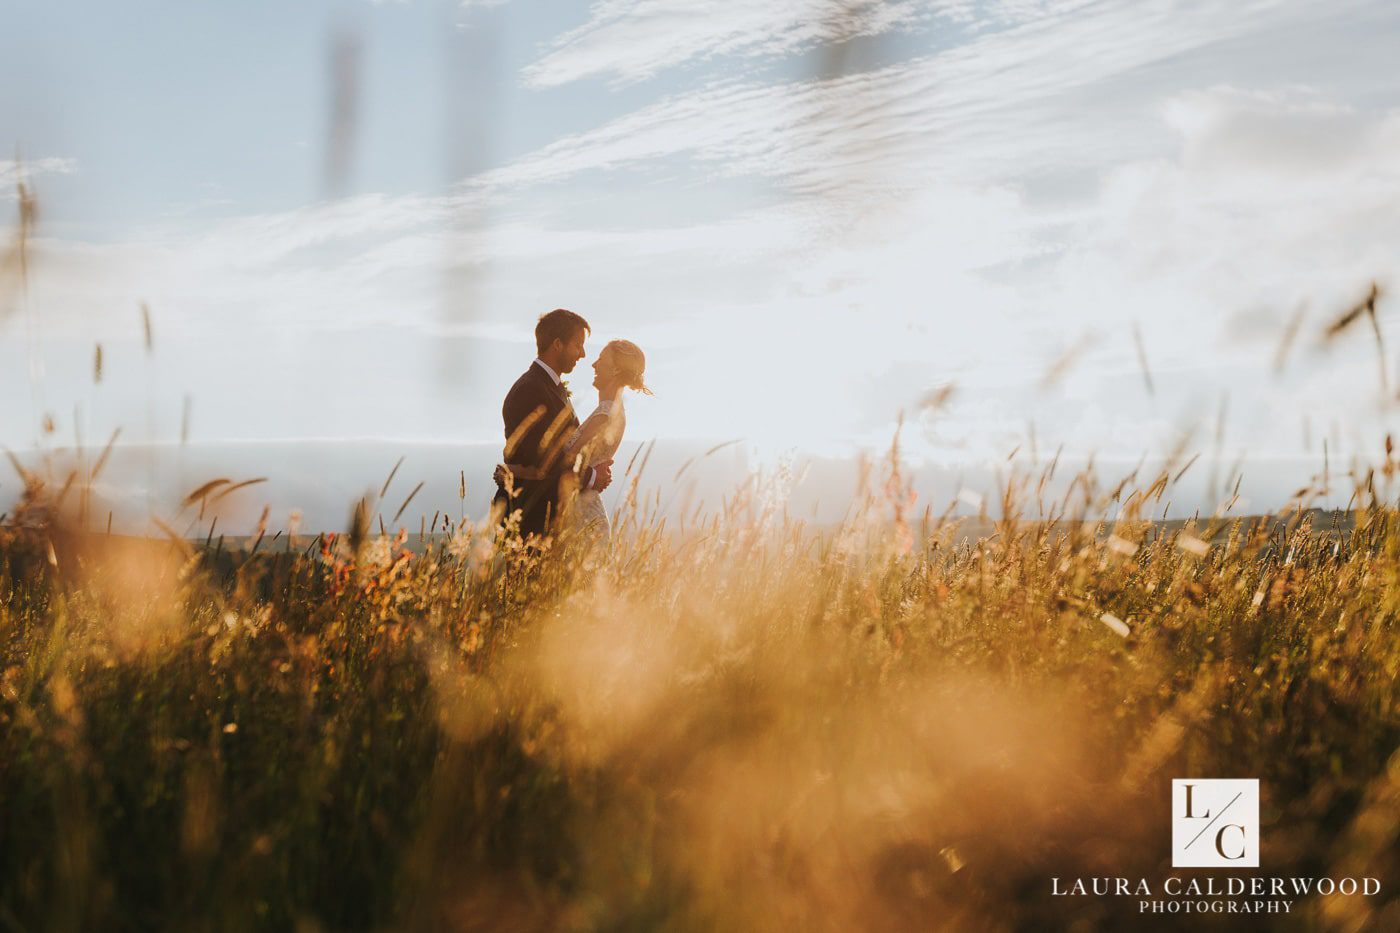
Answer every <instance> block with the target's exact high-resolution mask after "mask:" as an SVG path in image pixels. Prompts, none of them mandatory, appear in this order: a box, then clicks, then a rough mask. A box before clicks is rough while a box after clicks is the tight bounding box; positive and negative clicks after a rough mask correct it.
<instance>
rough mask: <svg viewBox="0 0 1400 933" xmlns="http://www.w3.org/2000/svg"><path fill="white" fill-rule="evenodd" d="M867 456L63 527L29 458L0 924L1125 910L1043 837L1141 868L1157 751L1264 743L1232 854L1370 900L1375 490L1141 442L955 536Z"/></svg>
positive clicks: (758, 922)
mask: <svg viewBox="0 0 1400 933" xmlns="http://www.w3.org/2000/svg"><path fill="white" fill-rule="evenodd" d="M881 469H882V470H883V475H878V474H875V475H872V477H871V480H870V482H869V484H868V491H867V492H866V493H865V494H864V496H863V497H862V499H861V500H860V502H859V503H858V507H857V508H856V509H854V510H853V514H852V517H851V518H850V519H849V520H848V521H847V522H846V523H845V524H844V525H843V526H842V527H841V528H840V529H838V530H836V531H834V532H830V531H828V532H822V533H818V532H816V531H814V530H812V529H809V528H806V527H804V526H803V525H801V524H800V523H796V522H793V521H792V520H790V519H788V518H787V517H785V516H784V514H783V513H782V512H781V510H780V509H779V508H777V507H776V506H775V505H774V504H773V503H772V500H771V499H770V498H769V497H765V496H764V495H763V489H761V488H760V487H758V486H755V487H754V488H752V489H750V490H748V492H747V493H746V494H743V495H737V496H735V497H734V498H733V499H731V500H730V501H729V502H728V503H727V504H726V507H725V509H724V510H723V511H722V512H720V513H718V514H715V515H712V516H711V517H710V518H709V519H707V520H705V521H703V522H700V523H698V524H693V525H692V526H690V527H689V528H687V529H686V530H685V531H684V532H683V533H680V532H672V531H669V530H667V529H666V528H665V523H664V522H663V521H662V520H661V519H660V518H659V517H658V515H657V514H656V513H655V512H652V511H648V510H647V509H646V508H645V507H644V503H640V502H639V501H638V500H637V497H636V496H635V495H633V496H630V497H628V498H627V500H626V504H625V505H624V507H623V509H622V510H621V514H620V515H619V516H618V526H619V527H618V531H617V534H615V536H614V537H615V545H614V547H613V549H612V550H611V551H609V552H607V553H598V552H596V551H586V550H580V549H579V548H577V547H575V546H573V545H572V544H571V543H570V542H569V541H567V540H563V541H559V542H555V543H554V544H552V545H551V546H549V547H546V548H540V547H536V546H533V545H527V544H525V543H523V542H521V541H520V540H519V538H518V536H514V535H512V534H510V532H509V529H508V528H507V529H504V530H502V529H498V528H496V527H494V526H493V525H490V524H484V525H480V526H473V525H472V524H470V523H467V522H463V523H460V524H458V525H457V526H455V527H454V528H453V533H452V536H451V538H450V539H449V540H446V541H445V543H442V544H441V545H440V546H435V547H434V548H433V549H431V550H430V551H429V552H428V553H427V554H424V555H413V554H410V553H409V552H407V551H406V550H405V549H404V548H403V541H404V538H403V535H402V534H400V535H399V536H398V537H397V538H395V537H391V536H385V535H380V536H374V535H373V534H371V533H370V532H369V529H368V522H367V520H366V521H360V520H357V521H355V522H353V523H352V528H351V531H350V533H349V534H347V535H345V536H341V537H339V538H335V537H326V538H322V539H320V540H319V541H318V542H317V543H316V545H314V546H312V547H310V548H307V549H305V550H303V548H302V547H300V546H299V547H298V548H296V549H289V548H285V547H283V548H277V549H268V550H264V551H260V552H259V553H258V554H255V555H252V556H248V555H246V554H237V555H230V554H229V553H227V552H224V551H222V550H219V551H217V552H216V551H215V550H214V549H196V548H192V547H190V546H189V545H187V544H185V543H184V542H182V541H177V542H131V541H127V542H122V541H120V540H119V539H112V538H108V537H105V536H91V535H79V534H76V533H70V532H65V531H64V526H63V522H62V521H61V520H60V519H59V518H58V517H57V516H58V515H59V514H60V513H61V510H56V509H55V508H54V505H53V502H52V497H50V496H48V495H47V494H46V492H45V490H44V488H43V486H42V484H40V483H39V482H38V480H37V479H34V478H33V477H30V479H31V484H30V489H29V492H28V494H27V496H26V499H25V502H24V503H23V504H22V506H21V508H20V509H19V510H18V512H17V514H16V515H14V516H13V517H12V518H11V519H10V520H9V523H8V524H7V525H5V526H3V528H0V800H3V802H4V816H3V819H2V820H0V928H3V929H13V930H37V929H46V930H88V929H158V928H166V929H182V930H198V929H221V930H222V929H275V928H297V929H306V930H317V929H321V930H342V929H385V928H402V929H432V930H439V929H463V930H467V929H480V930H532V929H538V930H554V929H564V930H568V929H576V930H595V929H674V930H691V929H727V930H739V929H743V930H797V929H802V930H854V929H861V930H886V929H887V930H904V929H930V928H948V929H979V930H980V929H1037V928H1060V927H1064V926H1066V925H1068V924H1069V923H1071V922H1073V923H1075V924H1077V925H1078V926H1079V927H1080V928H1115V927H1129V926H1131V927H1134V928H1137V927H1138V926H1142V925H1144V924H1145V923H1148V922H1150V921H1151V918H1150V917H1148V918H1143V917H1140V916H1139V915H1137V913H1136V908H1135V905H1134V904H1131V903H1128V902H1127V900H1126V899H1114V898H1100V899H1081V901H1080V902H1079V903H1073V904H1069V903H1066V901H1067V899H1066V898H1055V897H1052V896H1051V893H1050V892H1051V887H1050V879H1051V878H1052V877H1059V878H1074V877H1089V876H1127V877H1137V876H1145V877H1149V878H1161V877H1164V876H1165V875H1167V874H1170V873H1171V869H1170V857H1169V849H1170V846H1169V829H1168V824H1167V812H1168V795H1169V787H1170V780H1171V779H1172V778H1175V777H1188V776H1204V777H1257V778H1260V779H1261V782H1262V794H1263V803H1262V810H1261V814H1262V820H1263V826H1262V838H1263V840H1264V866H1265V867H1264V868H1263V869H1262V870H1261V871H1263V872H1264V873H1267V874H1270V875H1284V876H1287V875H1295V874H1298V875H1308V874H1352V875H1365V876H1370V877H1375V878H1379V879H1381V881H1382V884H1383V888H1382V893H1381V895H1379V896H1377V897H1372V898H1349V899H1334V900H1328V899H1311V900H1307V901H1305V902H1302V903H1299V904H1296V905H1295V907H1294V912H1293V913H1292V914H1290V915H1289V916H1288V917H1287V918H1275V919H1276V922H1277V923H1282V924H1288V925H1291V926H1293V927H1295V928H1299V929H1305V928H1326V929H1363V928H1367V927H1370V928H1376V929H1380V928H1385V927H1386V926H1389V927H1390V928H1395V926H1396V923H1397V918H1400V900H1397V899H1396V895H1395V886H1396V884H1397V883H1400V857H1397V844H1396V843H1397V833H1398V832H1400V752H1397V747H1400V706H1397V699H1400V697H1397V689H1396V678H1397V675H1400V639H1397V634H1396V615H1397V610H1400V513H1397V510H1396V508H1395V507H1394V506H1393V505H1391V504H1388V503H1386V502H1384V501H1382V500H1380V499H1378V498H1377V497H1375V496H1374V494H1373V492H1374V490H1373V488H1372V489H1369V490H1368V488H1367V486H1366V485H1365V484H1364V483H1363V484H1362V485H1361V488H1359V489H1358V499H1357V503H1358V506H1359V507H1358V509H1357V510H1356V511H1355V512H1354V514H1353V516H1352V519H1353V520H1352V521H1351V522H1350V523H1349V524H1348V526H1347V527H1346V528H1330V527H1324V528H1318V527H1313V525H1312V514H1313V513H1309V512H1306V511H1303V510H1301V509H1300V510H1298V511H1296V512H1294V513H1292V514H1291V515H1287V516H1284V517H1283V518H1282V520H1270V521H1265V520H1246V519H1235V520H1230V521H1223V520H1216V521H1210V522H1203V523H1188V524H1187V525H1186V527H1184V528H1177V527H1170V528H1169V527H1166V526H1162V525H1159V524H1153V523H1151V522H1149V521H1147V520H1145V519H1143V518H1141V517H1140V516H1141V515H1142V514H1145V513H1146V511H1147V505H1148V503H1152V502H1156V501H1157V500H1159V499H1160V498H1161V497H1162V495H1163V494H1164V492H1165V491H1166V489H1167V488H1168V486H1169V485H1170V482H1171V479H1170V471H1169V472H1168V473H1167V474H1165V475H1164V476H1163V477H1159V478H1157V480H1156V481H1154V482H1153V483H1151V484H1150V485H1147V486H1146V487H1145V488H1143V489H1141V490H1140V491H1137V492H1135V491H1134V490H1135V489H1136V487H1133V486H1131V485H1129V484H1127V483H1126V482H1125V484H1123V485H1121V486H1120V487H1119V488H1118V489H1114V490H1107V491H1100V490H1097V489H1096V488H1095V487H1094V485H1093V482H1092V478H1091V477H1090V476H1088V475H1086V476H1085V477H1084V478H1083V481H1082V484H1080V487H1079V488H1080V491H1081V492H1082V503H1081V504H1080V505H1078V506H1076V507H1072V508H1071V507H1068V506H1067V505H1066V506H1064V507H1061V508H1058V509H1057V508H1056V507H1055V506H1054V505H1053V504H1052V505H1051V507H1050V509H1049V518H1050V519H1052V520H1049V521H1029V520H1022V519H1020V518H1018V517H1016V516H1018V515H1020V514H1021V513H1022V512H1027V513H1030V512H1031V510H1030V509H1029V508H1028V506H1029V502H1025V503H1023V502H1021V501H1020V497H1024V492H1021V491H1020V490H1023V489H1024V488H1025V484H1024V483H1023V484H1017V483H1015V482H1012V483H1008V484H1007V490H1006V494H1005V505H1006V506H1007V508H1006V514H1007V516H1009V517H1007V518H1004V519H1002V520H1000V521H999V522H997V524H996V527H995V529H994V531H995V533H994V534H992V535H990V536H984V537H980V538H975V539H968V538H967V537H966V536H964V535H962V534H961V533H960V529H959V526H958V523H957V522H956V521H954V520H952V519H949V518H946V517H945V518H944V519H935V518H934V517H933V516H932V514H931V513H927V512H925V513H923V515H922V517H921V516H920V514H919V513H918V511H917V509H916V508H915V507H914V505H913V503H912V498H911V496H910V495H909V492H908V489H907V488H906V486H905V483H904V480H903V478H902V477H901V474H900V471H899V465H898V459H897V457H892V458H891V460H890V462H889V463H887V464H885V465H884V466H883V467H882V468H881ZM1178 475H1179V474H1178ZM635 489H636V487H635V484H634V486H633V492H634V493H635ZM1111 498H1116V499H1117V500H1118V501H1120V502H1126V503H1127V507H1126V508H1124V509H1123V510H1122V512H1121V513H1120V518H1119V520H1118V521H1116V522H1115V523H1112V524H1105V523H1100V522H1093V521H1088V520H1086V517H1087V516H1091V515H1093V514H1098V511H1097V510H1098V509H1099V507H1101V506H1102V505H1104V504H1106V503H1107V502H1108V501H1109V500H1110V499H1111ZM1040 507H1041V509H1042V511H1041V512H1036V513H1035V514H1044V512H1043V509H1044V504H1040ZM356 511H357V514H358V513H360V512H363V511H364V510H363V509H357V510H356ZM434 524H435V525H436V520H435V522H434ZM301 543H302V544H303V545H304V544H305V542H304V541H303V542H301ZM1177 921H1179V918H1177ZM1177 921H1173V922H1177ZM1159 922H1166V921H1161V920H1159ZM1192 922H1193V924H1195V923H1200V922H1201V921H1200V920H1199V919H1198V918H1192ZM1217 922H1224V920H1223V919H1218V920H1217ZM1201 925H1205V926H1209V925H1210V920H1209V918H1207V919H1206V921H1205V922H1204V923H1202V924H1201Z"/></svg>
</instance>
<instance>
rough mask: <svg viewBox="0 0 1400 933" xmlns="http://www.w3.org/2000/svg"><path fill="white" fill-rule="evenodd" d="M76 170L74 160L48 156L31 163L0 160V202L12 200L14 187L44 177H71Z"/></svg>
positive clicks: (14, 193)
mask: <svg viewBox="0 0 1400 933" xmlns="http://www.w3.org/2000/svg"><path fill="white" fill-rule="evenodd" d="M77 170H78V162H77V160H76V159H63V158H57V157H54V156H50V157H48V158H44V159H36V160H34V161H32V162H26V161H15V160H13V159H10V160H6V159H0V200H13V199H14V198H16V197H17V196H18V195H17V194H16V186H17V185H19V183H20V182H22V181H32V180H33V179H35V178H39V177H41V176H44V175H71V174H72V173H73V172H76V171H77Z"/></svg>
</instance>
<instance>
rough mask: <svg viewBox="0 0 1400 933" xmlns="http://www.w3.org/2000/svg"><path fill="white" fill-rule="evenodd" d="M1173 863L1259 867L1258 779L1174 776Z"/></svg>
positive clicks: (1176, 866)
mask: <svg viewBox="0 0 1400 933" xmlns="http://www.w3.org/2000/svg"><path fill="white" fill-rule="evenodd" d="M1172 867H1173V868H1258V867H1259V781H1258V780H1257V779H1254V778H1250V779H1248V780H1215V779H1212V778H1178V779H1176V780H1173V781H1172Z"/></svg>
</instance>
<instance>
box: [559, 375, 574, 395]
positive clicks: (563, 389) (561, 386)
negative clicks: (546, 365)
mask: <svg viewBox="0 0 1400 933" xmlns="http://www.w3.org/2000/svg"><path fill="white" fill-rule="evenodd" d="M559 391H560V392H563V393H564V397H565V398H573V397H574V393H572V392H570V391H569V384H568V383H567V382H565V381H564V380H563V379H560V380H559Z"/></svg>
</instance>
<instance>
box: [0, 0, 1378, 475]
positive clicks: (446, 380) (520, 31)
mask: <svg viewBox="0 0 1400 933" xmlns="http://www.w3.org/2000/svg"><path fill="white" fill-rule="evenodd" d="M0 20H2V21H3V28H0V223H3V224H5V225H6V226H7V227H13V226H14V224H16V222H17V218H18V210H19V201H18V200H17V195H16V190H15V189H16V184H17V182H19V181H20V180H21V179H22V178H23V179H25V180H26V181H27V184H28V185H29V186H30V188H31V189H32V190H33V192H34V193H35V195H36V198H37V204H38V224H37V227H36V228H35V231H34V239H33V240H32V242H31V243H30V245H29V270H28V276H27V279H26V280H25V281H24V282H23V283H18V280H17V277H16V275H15V274H14V272H13V269H11V270H10V271H9V272H7V273H0V275H4V276H6V278H5V279H3V280H0V398H3V399H4V402H3V403H0V444H3V445H4V446H6V447H9V448H25V447H32V446H35V445H37V444H42V443H46V442H47V443H71V439H72V438H74V437H75V436H79V437H82V438H84V439H85V440H86V441H88V442H92V441H93V439H98V441H99V442H100V439H102V438H105V437H106V436H108V435H109V434H110V432H111V431H112V430H113V429H114V428H115V427H118V426H120V427H121V428H122V430H123V434H122V437H123V440H124V441H127V442H133V443H134V442H138V441H157V442H178V441H179V440H180V439H181V437H182V436H183V437H186V438H187V439H188V440H189V442H190V443H213V442H239V441H298V440H309V439H336V440H343V439H353V438H375V439H388V440H400V441H404V442H420V443H435V444H454V443H460V444H477V443H486V442H492V441H494V440H495V439H497V438H499V436H500V433H501V425H500V415H499V402H500V399H501V398H502V397H503V395H504V393H505V391H506V389H507V388H508V387H509V385H510V383H511V382H512V381H513V380H514V378H515V377H516V376H517V375H518V374H519V373H520V372H521V371H523V370H524V368H525V367H526V366H527V365H528V364H529V362H530V360H531V359H532V357H533V356H534V352H533V345H532V338H531V333H532V328H533V325H534V321H535V319H536V318H537V316H538V315H539V314H540V313H542V312H544V311H547V310H549V309H550V308H554V307H561V306H562V307H568V308H571V309H573V310H575V311H578V312H579V313H581V314H583V315H584V316H585V317H587V318H588V319H589V321H590V322H591V323H592V325H593V332H592V336H591V339H590V342H589V351H590V357H591V356H592V354H593V353H596V351H597V349H599V348H600V347H601V346H602V344H603V343H604V342H606V341H607V340H608V339H612V338H615V337H625V338H627V339H630V340H633V341H634V342H636V343H638V344H639V345H640V346H641V347H642V348H643V349H644V350H645V351H646V352H647V356H648V371H647V382H648V383H649V384H650V385H651V386H652V387H653V389H654V390H655V392H656V395H655V397H654V398H636V399H629V401H628V411H629V435H630V437H631V438H632V439H633V440H646V439H648V438H660V439H662V440H663V441H664V440H667V439H676V440H684V441H688V442H689V441H697V440H706V439H713V440H715V441H722V440H728V439H731V438H740V439H743V440H744V442H745V443H747V444H748V445H749V446H750V448H751V449H752V450H753V451H754V453H755V455H756V456H758V457H759V458H760V459H762V458H765V457H766V458H776V457H780V456H782V455H784V454H785V453H786V452H789V451H794V450H796V451H804V452H808V453H813V454H820V455H822V456H842V455H847V454H850V453H852V452H854V451H856V450H859V449H880V448H883V447H886V446H888V444H889V442H890V439H891V437H892V435H893V433H894V431H895V430H896V427H897V426H899V425H900V424H901V423H902V425H903V428H902V430H901V445H902V449H903V450H904V451H905V453H906V455H907V456H910V457H913V458H916V459H922V460H923V461H924V462H929V463H940V464H955V463H959V462H964V461H972V460H977V459H979V458H981V459H987V458H1002V457H1004V456H1005V455H1006V454H1007V453H1008V452H1010V451H1012V450H1014V449H1016V448H1017V447H1019V446H1023V445H1025V444H1026V443H1027V442H1028V438H1030V437H1031V436H1034V438H1035V442H1034V443H1035V444H1036V445H1038V447H1039V448H1041V449H1042V450H1049V449H1053V448H1054V447H1056V446H1057V445H1059V444H1064V445H1066V447H1067V449H1070V450H1076V451H1081V452H1085V453H1087V452H1091V451H1098V452H1103V453H1105V454H1111V455H1115V456H1120V457H1127V458H1133V457H1135V456H1137V455H1139V454H1141V453H1145V452H1148V451H1152V452H1155V453H1160V452H1162V451H1164V450H1166V449H1169V448H1171V447H1172V446H1174V445H1175V444H1176V442H1177V441H1178V440H1179V439H1180V438H1181V437H1182V435H1183V434H1187V433H1189V432H1192V431H1194V432H1195V434H1194V435H1192V436H1193V437H1194V438H1196V439H1197V442H1199V444H1200V445H1201V446H1203V447H1204V446H1209V445H1210V444H1218V445H1219V446H1220V447H1221V448H1222V449H1224V450H1228V451H1229V452H1231V454H1233V452H1234V451H1237V450H1238V451H1241V452H1244V451H1247V452H1248V453H1249V455H1250V456H1252V457H1265V458H1267V457H1300V456H1317V455H1319V448H1320V445H1321V441H1322V439H1323V438H1324V437H1326V438H1330V443H1331V449H1332V450H1333V452H1334V453H1339V454H1340V452H1341V451H1345V450H1352V451H1358V452H1362V453H1373V452H1375V453H1379V451H1380V449H1381V438H1382V437H1383V435H1384V434H1385V432H1386V431H1388V430H1392V429H1393V425H1392V422H1395V421H1396V419H1395V416H1394V412H1393V408H1394V399H1395V395H1396V390H1397V389H1398V388H1400V360H1397V359H1396V358H1395V354H1394V352H1393V350H1391V349H1389V347H1387V349H1386V351H1385V353H1384V354H1378V352H1377V347H1376V343H1375V338H1374V336H1373V335H1372V333H1371V332H1370V330H1369V329H1368V328H1367V327H1365V326H1358V327H1353V328H1351V329H1349V330H1347V331H1345V332H1343V333H1342V334H1341V335H1339V336H1338V337H1337V338H1336V339H1334V340H1330V341H1328V340H1324V339H1323V338H1322V336H1321V335H1322V334H1323V332H1324V330H1325V329H1326V327H1327V325H1328V324H1329V323H1330V322H1331V321H1332V320H1334V319H1335V318H1336V317H1337V316H1338V315H1339V314H1341V313H1342V312H1343V311H1345V310H1346V308H1348V307H1349V306H1351V305H1353V304H1355V303H1356V302H1357V301H1358V300H1360V299H1361V298H1363V297H1364V296H1365V295H1366V294H1367V292H1368V290H1369V288H1370V285H1371V283H1372V282H1377V283H1379V285H1380V286H1381V288H1382V292H1381V299H1380V301H1379V303H1378V305H1377V311H1378V315H1377V317H1378V323H1379V326H1380V328H1381V331H1382V333H1383V334H1384V335H1393V334H1395V333H1397V330H1396V326H1397V323H1400V321H1397V317H1396V315H1397V312H1396V303H1395V302H1394V301H1393V300H1391V299H1390V297H1389V295H1390V294H1391V293H1390V292H1388V291H1386V289H1388V288H1394V287H1395V286H1396V284H1397V282H1400V277H1397V272H1400V268H1398V267H1400V223H1396V222H1395V218H1396V216H1400V214H1398V213H1397V212H1398V211H1400V160H1397V159H1396V156H1395V153H1396V152H1397V151H1400V75H1398V73H1397V72H1396V71H1395V69H1393V68H1389V67H1387V66H1386V65H1385V64H1384V63H1385V62H1387V61H1389V60H1390V59H1391V58H1393V57H1394V53H1395V50H1396V49H1397V48H1400V6H1397V5H1396V4H1395V3H1393V2H1388V0H1335V2H1328V3H1317V2H1290V0H1239V2H1232V3H1218V2H1167V0H1101V2H1090V0H988V2H974V0H840V2H836V0H768V2H764V3H752V2H744V0H595V2H584V0H580V2H563V0H486V2H483V0H469V2H465V3H462V2H448V0H436V2H431V0H405V2H378V3H375V2H369V0H355V2H352V0H343V2H329V0H303V2H298V3H295V4H289V3H285V2H265V0H246V2H240V3H236V4H234V3H183V4H176V3H168V2H167V3H156V2H149V0H116V2H114V0H87V2H79V0H46V2H44V3H32V2H20V3H11V4H8V5H7V6H6V8H5V9H4V11H3V12H0ZM7 239H8V237H7ZM6 248H8V247H6ZM143 305H145V306H146V307H147V308H148V309H149V314H150V320H151V325H152V334H153V342H152V346H151V347H150V348H149V349H148V348H147V346H146V344H145V341H144V336H143V324H142V312H141V308H142V306H143ZM1290 331H1292V332H1294V333H1295V334H1296V337H1295V338H1294V339H1293V340H1291V342H1287V352H1286V353H1284V354H1282V357H1283V358H1282V361H1281V362H1280V360H1279V357H1280V347H1281V346H1283V345H1284V344H1285V342H1286V341H1285V335H1286V334H1288V333H1289V332H1290ZM1389 339H1391V341H1392V342H1394V340H1395V338H1394V337H1393V336H1392V337H1390V338H1389ZM98 344H100V345H101V347H102V359H103V365H102V375H101V380H100V382H99V381H95V379H94V358H95V355H96V346H97V345H98ZM1382 360H1384V362H1385V371H1384V373H1383V372H1382ZM1144 363H1145V364H1146V368H1145V369H1144ZM583 366H584V367H586V366H587V361H585V363H584V364H583ZM590 375H591V374H590V373H588V372H587V371H585V370H582V369H581V370H580V371H579V372H578V373H576V374H575V378H574V380H573V381H574V383H575V388H576V398H578V399H580V400H581V407H587V406H589V405H591V403H592V399H591V398H590V396H589V392H590V391H591V390H590V389H588V388H587V383H588V381H589V376H590ZM947 386H952V387H953V391H952V394H951V396H950V397H949V400H948V402H947V403H946V404H944V405H941V406H930V405H926V404H925V401H926V400H927V399H928V398H929V397H930V394H931V393H936V392H937V391H938V390H939V389H941V388H943V387H947ZM46 415H47V416H49V417H51V418H52V420H53V423H54V424H55V434H54V438H56V439H57V440H53V439H50V440H48V441H46V440H45V438H44V436H43V433H42V428H41V425H42V424H43V419H44V417H45V416H46ZM1222 416H1223V417H1222ZM1217 434H1218V435H1219V439H1218V440H1217V439H1216V437H1217Z"/></svg>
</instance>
